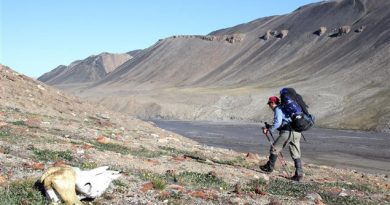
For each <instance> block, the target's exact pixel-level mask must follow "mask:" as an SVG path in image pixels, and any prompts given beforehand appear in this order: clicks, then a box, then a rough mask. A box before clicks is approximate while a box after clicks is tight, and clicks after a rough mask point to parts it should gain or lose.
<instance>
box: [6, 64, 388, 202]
mask: <svg viewBox="0 0 390 205" xmlns="http://www.w3.org/2000/svg"><path fill="white" fill-rule="evenodd" d="M0 90H1V95H0V198H1V200H0V204H7V205H9V204H46V203H47V201H46V199H45V198H44V197H43V195H41V193H40V192H39V191H38V189H37V188H35V187H34V182H35V181H36V180H37V179H38V178H39V177H40V175H41V174H42V173H43V172H44V171H45V170H46V169H47V168H49V167H51V166H63V165H71V166H76V167H80V168H82V169H92V168H95V167H98V166H105V165H106V166H109V167H110V168H111V169H113V170H120V171H122V174H123V176H122V177H121V178H120V179H119V180H117V181H115V182H114V183H113V185H112V186H111V187H110V188H109V189H108V190H107V192H106V193H105V194H104V195H103V196H102V197H99V198H98V199H95V200H94V201H92V202H85V203H86V204H91V203H92V204H150V203H152V204H324V203H326V204H341V203H354V204H357V203H364V204H366V203H372V204H389V203H390V195H389V189H390V184H389V179H388V176H387V175H380V174H378V175H373V174H365V173H359V172H356V171H351V170H340V169H333V168H330V167H325V166H318V165H312V164H304V168H305V178H304V181H303V182H301V183H296V182H292V181H290V180H288V179H286V176H287V174H286V173H285V172H283V169H282V168H281V167H280V166H279V165H278V167H277V169H276V171H275V172H274V173H272V174H269V175H266V174H264V173H261V172H260V171H258V168H257V167H258V165H259V164H262V163H264V162H265V159H266V157H265V156H258V155H256V154H253V153H248V154H247V153H238V152H234V151H232V150H225V149H220V148H214V147H207V146H204V145H200V144H198V143H196V142H194V141H191V140H189V139H186V138H184V137H182V136H179V135H176V134H173V133H170V132H167V131H165V130H161V129H158V128H156V127H155V126H154V125H153V124H152V123H148V122H143V121H140V120H137V119H131V118H129V117H128V116H126V115H122V114H118V113H115V112H111V111H107V110H105V109H104V108H102V107H100V106H98V105H94V104H89V103H86V102H83V101H80V100H79V99H77V98H75V97H72V96H69V95H67V94H65V93H63V92H62V91H59V90H56V89H53V88H51V87H49V86H47V85H44V84H42V83H39V82H38V81H35V80H33V79H30V78H28V77H26V76H24V75H21V74H18V73H16V72H15V71H13V70H11V69H9V68H8V67H5V66H2V65H1V66H0ZM292 166H293V165H292V163H291V162H288V167H289V170H290V172H291V171H292V170H293V167H292Z"/></svg>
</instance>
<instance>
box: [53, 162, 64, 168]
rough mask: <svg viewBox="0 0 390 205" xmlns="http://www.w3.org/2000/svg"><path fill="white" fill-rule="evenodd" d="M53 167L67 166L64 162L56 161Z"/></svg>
mask: <svg viewBox="0 0 390 205" xmlns="http://www.w3.org/2000/svg"><path fill="white" fill-rule="evenodd" d="M53 166H54V167H63V166H65V162H64V161H63V160H60V161H56V162H54V164H53Z"/></svg>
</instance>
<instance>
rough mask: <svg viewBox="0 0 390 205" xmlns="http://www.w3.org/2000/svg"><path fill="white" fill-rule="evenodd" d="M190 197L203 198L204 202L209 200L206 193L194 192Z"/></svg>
mask: <svg viewBox="0 0 390 205" xmlns="http://www.w3.org/2000/svg"><path fill="white" fill-rule="evenodd" d="M189 195H190V196H192V197H196V198H201V199H203V200H206V199H207V198H208V197H207V195H206V193H205V192H204V191H193V192H190V193H189Z"/></svg>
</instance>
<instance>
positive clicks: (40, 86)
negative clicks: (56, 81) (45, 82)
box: [37, 84, 46, 90]
mask: <svg viewBox="0 0 390 205" xmlns="http://www.w3.org/2000/svg"><path fill="white" fill-rule="evenodd" d="M37 87H38V88H39V89H40V90H46V89H45V88H44V87H43V86H42V85H39V84H38V86H37Z"/></svg>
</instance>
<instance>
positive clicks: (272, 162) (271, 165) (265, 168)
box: [260, 154, 278, 173]
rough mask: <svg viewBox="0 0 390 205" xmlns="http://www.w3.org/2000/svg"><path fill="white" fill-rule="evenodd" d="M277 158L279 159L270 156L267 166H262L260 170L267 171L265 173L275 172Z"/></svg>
mask: <svg viewBox="0 0 390 205" xmlns="http://www.w3.org/2000/svg"><path fill="white" fill-rule="evenodd" d="M277 158H278V155H275V154H270V155H269V160H268V162H267V164H265V165H263V166H260V169H261V170H263V171H265V172H269V173H271V172H272V171H274V166H275V162H276V159H277Z"/></svg>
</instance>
